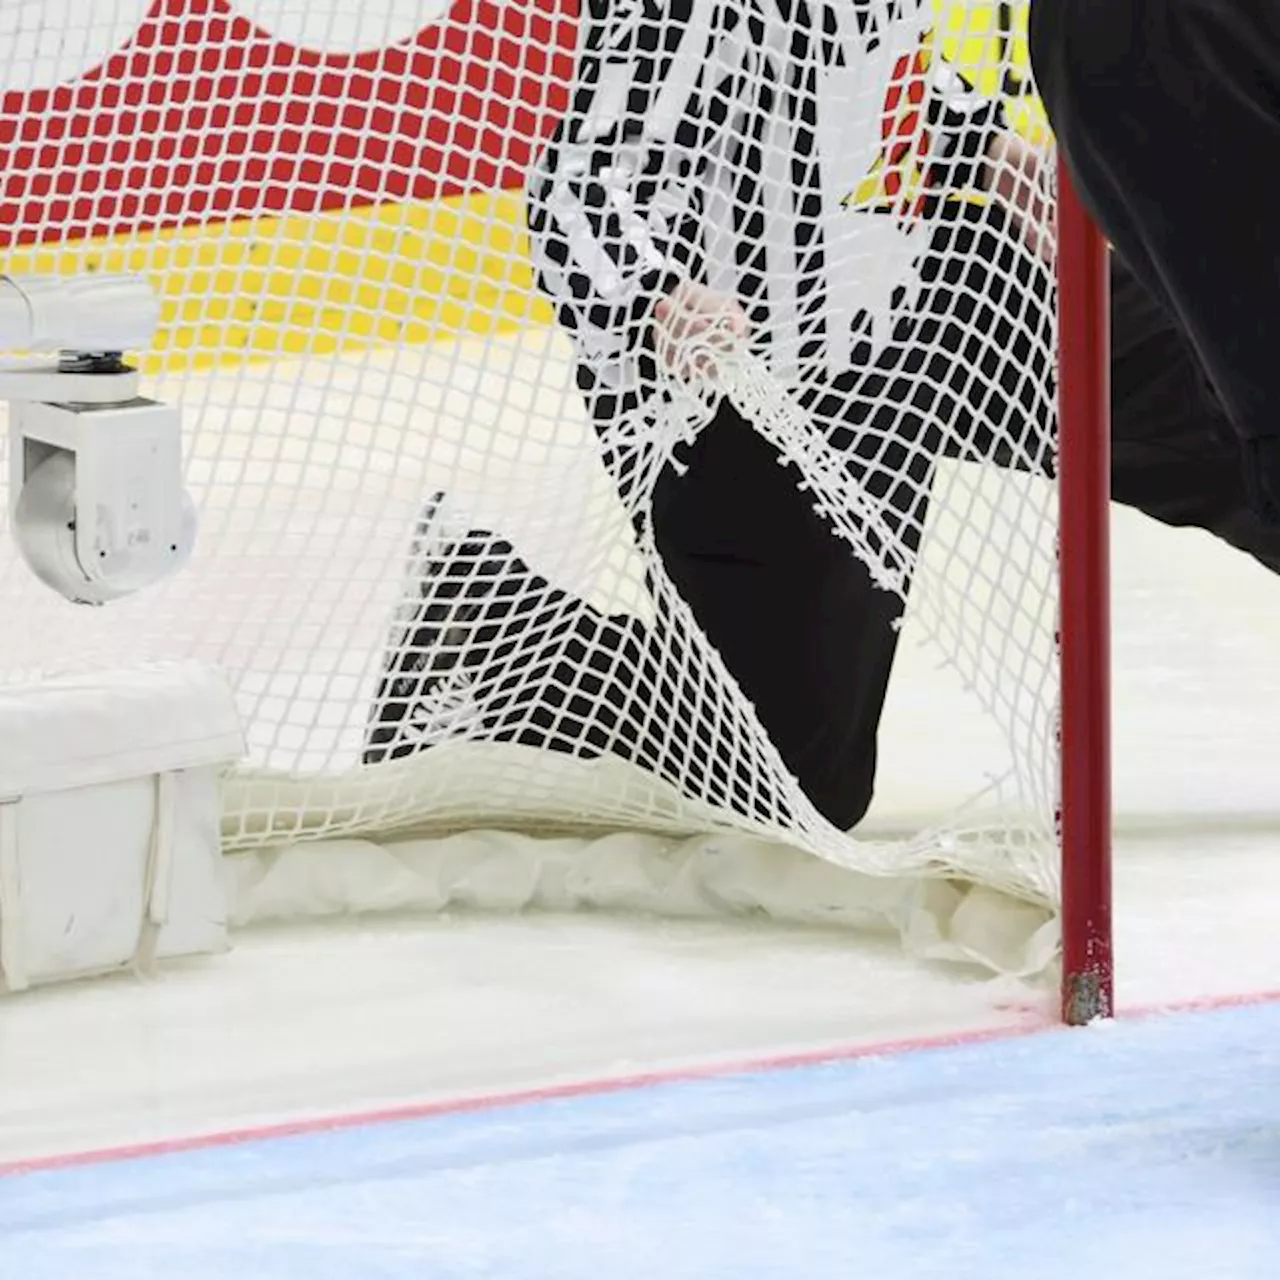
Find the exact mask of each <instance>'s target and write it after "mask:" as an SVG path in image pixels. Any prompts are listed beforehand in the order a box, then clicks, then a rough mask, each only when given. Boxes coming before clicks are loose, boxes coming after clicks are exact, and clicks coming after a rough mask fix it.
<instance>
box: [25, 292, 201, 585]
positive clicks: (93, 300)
mask: <svg viewBox="0 0 1280 1280" xmlns="http://www.w3.org/2000/svg"><path fill="white" fill-rule="evenodd" d="M159 315H160V312H159V306H158V304H157V302H156V299H155V296H154V294H153V293H152V292H151V288H150V286H149V285H148V284H147V282H146V281H145V280H142V279H139V278H137V277H133V276H102V275H94V276H85V277H70V278H65V277H44V276H35V277H0V347H3V348H8V349H9V350H15V349H17V350H23V351H28V352H29V351H58V352H59V353H60V355H59V358H58V359H57V361H56V362H51V361H48V360H45V361H31V360H29V359H28V360H24V361H21V362H19V363H17V364H10V365H9V366H7V367H6V366H3V365H0V399H7V400H9V401H11V402H12V411H11V415H10V427H9V432H10V449H9V467H10V477H9V479H10V488H9V495H10V496H9V502H10V523H11V527H12V530H13V537H14V541H15V542H16V543H17V546H18V548H19V550H20V551H21V552H22V555H23V558H24V559H25V560H26V562H27V564H28V565H29V566H30V568H31V570H32V572H34V573H35V575H36V576H37V577H38V578H39V579H40V581H41V582H43V583H45V584H46V585H47V586H49V587H52V588H53V589H54V590H55V591H57V592H59V593H60V594H61V595H63V596H65V597H66V598H67V599H69V600H72V601H75V602H77V603H82V604H105V603H106V602H107V601H110V600H116V599H119V598H120V597H122V596H126V595H131V594H132V593H133V592H135V591H138V590H140V589H142V588H143V587H147V586H150V585H152V584H153V583H155V582H158V581H159V580H160V579H162V578H164V577H166V576H167V575H168V574H170V573H172V572H173V571H174V570H176V569H177V568H179V567H180V566H181V565H182V564H183V563H184V561H185V560H186V559H187V558H188V556H189V555H190V554H191V550H192V547H193V546H194V544H195V528H196V520H195V511H194V508H193V507H192V504H191V501H190V499H189V498H188V497H187V495H186V493H185V492H184V491H183V487H182V448H181V421H180V417H179V414H178V411H177V410H176V409H174V408H172V407H170V406H168V405H163V404H158V403H156V402H155V401H153V400H147V399H144V398H142V397H140V396H139V395H138V375H137V372H136V371H135V370H133V369H131V368H129V367H128V366H127V365H125V364H123V363H121V360H120V357H119V352H120V351H122V350H124V349H125V348H126V347H131V348H145V347H147V346H149V345H150V344H151V341H152V340H153V338H154V336H155V330H156V327H157V326H158V324H159Z"/></svg>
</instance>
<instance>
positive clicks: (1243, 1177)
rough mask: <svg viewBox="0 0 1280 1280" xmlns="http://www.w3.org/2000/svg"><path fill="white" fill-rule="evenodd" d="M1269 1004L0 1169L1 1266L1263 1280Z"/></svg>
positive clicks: (510, 1275) (1274, 1221)
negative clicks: (127, 1158) (18, 1170)
mask: <svg viewBox="0 0 1280 1280" xmlns="http://www.w3.org/2000/svg"><path fill="white" fill-rule="evenodd" d="M1278 1072H1280V1006H1263V1007H1255V1008H1249V1009H1237V1010H1232V1011H1229V1012H1220V1013H1217V1014H1197V1015H1192V1016H1188V1015H1183V1016H1180V1017H1165V1018H1157V1019H1151V1020H1147V1021H1143V1022H1137V1023H1130V1024H1125V1025H1116V1026H1112V1027H1109V1028H1106V1029H1100V1030H1090V1031H1083V1032H1079V1031H1077V1032H1057V1033H1054V1034H1046V1035H1041V1036H1036V1037H1032V1038H1030V1039H1024V1040H1019V1041H1013V1042H1008V1043H1002V1044H994V1045H992V1044H988V1045H982V1046H974V1047H970V1048H964V1049H958V1050H948V1051H937V1052H930V1053H922V1054H914V1055H907V1056H902V1057H896V1058H882V1059H870V1060H864V1061H858V1062H853V1063H843V1064H835V1065H830V1066H824V1067H820V1068H806V1069H803V1070H794V1071H787V1072H774V1073H762V1074H755V1075H746V1076H742V1077H738V1078H730V1079H712V1080H705V1081H699V1082H695V1083H681V1084H670V1085H663V1086H659V1087H650V1088H645V1089H641V1090H635V1091H629V1092H626V1093H622V1094H616V1095H605V1096H591V1097H585V1098H575V1099H569V1100H560V1101H555V1102H545V1103H538V1104H534V1105H525V1106H521V1107H518V1108H511V1109H499V1110H496V1111H492V1112H487V1113H480V1114H475V1113H472V1114H462V1115H452V1116H445V1117H436V1118H432V1119H427V1120H419V1121H413V1122H401V1123H397V1124H385V1125H379V1126H374V1127H369V1128H361V1129H354V1130H348V1131H344V1132H341V1133H329V1134H325V1133H318V1134H314V1135H309V1136H305V1137H301V1138H290V1139H286V1140H279V1141H275V1142H272V1143H262V1144H257V1145H249V1146H242V1147H236V1148H228V1149H220V1150H213V1151H205V1152H197V1153H190V1154H185V1155H175V1156H167V1157H162V1158H158V1159H152V1160H146V1161H132V1162H126V1163H123V1164H117V1165H111V1166H99V1167H90V1168H83V1169H78V1170H72V1171H61V1172H55V1173H43V1174H37V1175H31V1176H27V1177H21V1178H15V1179H10V1180H8V1181H5V1182H0V1235H2V1236H3V1238H4V1241H5V1248H4V1253H3V1261H2V1262H0V1272H2V1273H3V1274H5V1275H13V1276H15V1277H16V1276H21V1277H23V1280H44V1278H45V1277H49V1278H53V1277H58V1278H59V1280H61V1278H62V1277H65V1276H67V1275H72V1274H79V1273H80V1272H81V1271H82V1270H83V1269H84V1267H85V1266H86V1265H90V1260H91V1266H92V1271H93V1274H94V1276H95V1277H97V1278H98V1280H113V1278H114V1277H120V1278H121V1280H125V1278H126V1277H127V1278H128V1280H134V1278H135V1277H137V1276H145V1275H161V1274H164V1275H181V1276H183V1277H186V1278H187V1280H203V1277H215V1276H216V1277H219V1280H221V1278H222V1277H225V1276H227V1275H245V1276H253V1277H255V1280H267V1278H268V1277H286V1276H287V1277H296V1276H298V1275H303V1274H305V1275H309V1276H314V1277H326V1278H328V1277H332V1278H333V1280H347V1278H348V1277H349V1278H351V1280H355V1278H356V1277H359V1278H360V1280H367V1278H368V1277H375V1276H376V1277H401V1276H403V1277H414V1278H415V1280H417V1278H418V1277H422V1276H430V1277H432V1278H433V1280H435V1278H437V1277H439V1278H440V1280H444V1278H446V1277H454V1276H494V1277H498V1276H501V1277H504V1280H522V1278H524V1277H529V1278H533V1277H538V1278H540V1280H541V1278H544V1277H552V1276H554V1277H556V1278H557V1280H578V1278H581V1280H599V1278H600V1277H604V1276H608V1277H610V1280H629V1278H630V1277H636V1278H637V1280H640V1278H641V1277H643V1278H644V1280H650V1278H651V1277H653V1276H659V1275H660V1276H663V1277H665V1278H666V1280H686V1278H687V1280H716V1278H719V1277H733V1278H734V1280H756V1278H761V1280H763V1278H765V1277H770V1278H772V1277H778V1278H779V1280H781V1278H783V1277H786V1278H787V1280H790V1278H792V1277H797V1276H804V1277H812V1278H814V1280H818V1278H822V1277H831V1278H832V1280H835V1278H837V1277H839V1278H841V1280H843V1278H845V1277H849V1276H855V1275H857V1276H873V1277H876V1280H908V1278H910V1280H925V1278H926V1277H937V1280H1014V1278H1015V1277H1017V1278H1018V1280H1022V1278H1023V1277H1026V1276H1027V1275H1034V1276H1036V1277H1037V1280H1079V1277H1081V1276H1083V1275H1097V1276H1106V1277H1115V1276H1123V1275H1134V1276H1150V1277H1153V1280H1154V1278H1155V1277H1159V1280H1205V1278H1206V1277H1222V1278H1224V1280H1226V1278H1229V1280H1263V1278H1264V1277H1265V1278H1266V1280H1270V1278H1271V1277H1272V1276H1274V1274H1275V1256H1276V1252H1277V1249H1278V1248H1280V1215H1277V1213H1276V1211H1275V1206H1276V1200H1277V1194H1280V1099H1278V1096H1277V1091H1276V1088H1275V1082H1276V1078H1277V1073H1278Z"/></svg>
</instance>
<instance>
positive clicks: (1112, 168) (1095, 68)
mask: <svg viewBox="0 0 1280 1280" xmlns="http://www.w3.org/2000/svg"><path fill="white" fill-rule="evenodd" d="M1030 34H1031V55H1032V62H1033V64H1034V67H1035V71H1036V78H1037V81H1038V85H1039V89H1040V92H1041V94H1042V96H1043V98H1044V102H1045V106H1046V108H1047V109H1048V112H1049V117H1050V120H1051V121H1052V124H1053V127H1054V130H1055V132H1056V134H1057V136H1058V141H1059V144H1060V146H1061V148H1062V152H1063V154H1064V155H1065V157H1066V159H1067V162H1068V164H1069V166H1070V168H1071V171H1072V174H1073V177H1074V179H1075V182H1076V185H1077V187H1078V188H1079V190H1080V194H1081V196H1082V198H1083V200H1084V202H1085V204H1086V205H1087V206H1088V207H1089V208H1090V209H1091V210H1092V212H1093V213H1094V216H1095V217H1096V219H1097V221H1098V223H1099V225H1100V226H1101V227H1102V229H1103V230H1104V231H1105V233H1106V234H1107V236H1108V237H1109V238H1110V240H1111V242H1112V243H1113V244H1114V245H1115V246H1116V248H1117V250H1118V251H1119V252H1120V253H1121V254H1122V255H1123V257H1124V259H1125V261H1126V262H1127V263H1128V264H1129V266H1130V267H1131V268H1132V269H1133V272H1134V274H1135V275H1137V276H1138V278H1139V279H1140V280H1141V281H1142V283H1143V284H1144V285H1145V286H1146V287H1147V289H1148V290H1149V291H1150V292H1151V293H1152V294H1153V295H1154V296H1155V297H1156V298H1157V299H1159V300H1160V302H1161V303H1162V304H1163V305H1164V307H1165V308H1166V310H1168V312H1169V313H1170V314H1171V315H1172V316H1174V317H1176V319H1177V321H1178V323H1179V325H1180V326H1181V328H1182V329H1183V330H1184V332H1186V333H1187V334H1188V335H1189V338H1190V340H1191V343H1192V344H1193V346H1194V349H1195V351H1196V352H1197V354H1198V355H1199V357H1200V360H1201V363H1202V364H1203V366H1204V368H1205V371H1206V372H1207V374H1208V376H1209V378H1210V380H1211V381H1212V383H1213V385H1214V387H1215V389H1216V391H1217V394H1218V396H1219V397H1220V398H1221V401H1222V403H1223V405H1224V406H1225V407H1226V410H1227V413H1228V416H1229V418H1230V420H1231V422H1232V424H1233V426H1234V427H1235V429H1236V430H1237V431H1238V432H1239V434H1240V435H1241V436H1242V437H1244V438H1245V439H1246V440H1250V441H1252V440H1257V439H1260V438H1263V437H1276V436H1280V358H1277V352H1278V350H1280V348H1278V344H1277V336H1278V334H1280V249H1278V248H1277V245H1278V244H1280V237H1278V234H1277V228H1280V180H1278V179H1277V176H1276V175H1277V169H1278V168H1280V5H1277V4H1276V3H1275V0H1034V2H1033V3H1032V6H1031V32H1030Z"/></svg>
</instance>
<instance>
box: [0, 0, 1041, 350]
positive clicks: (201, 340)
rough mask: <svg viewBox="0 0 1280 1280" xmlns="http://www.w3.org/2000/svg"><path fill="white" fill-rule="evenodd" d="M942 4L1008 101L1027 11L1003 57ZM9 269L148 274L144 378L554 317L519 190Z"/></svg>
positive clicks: (971, 70)
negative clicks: (533, 261) (156, 327)
mask: <svg viewBox="0 0 1280 1280" xmlns="http://www.w3.org/2000/svg"><path fill="white" fill-rule="evenodd" d="M937 7H938V26H937V36H938V37H939V40H940V43H941V46H942V49H943V51H944V54H945V56H946V57H947V58H948V60H949V61H950V62H952V64H953V65H955V66H956V67H957V68H958V69H959V70H960V71H961V72H962V73H964V74H965V75H967V76H968V77H969V78H970V79H971V80H973V81H974V82H975V83H976V85H977V87H978V88H979V90H980V91H981V92H983V93H986V94H989V95H991V96H995V95H996V94H998V93H999V92H1000V91H1001V85H1000V75H999V72H998V71H997V70H995V69H994V68H996V67H999V66H1001V65H1004V66H1009V65H1010V64H1012V65H1013V66H1014V67H1015V68H1016V69H1018V70H1020V71H1025V69H1026V68H1027V65H1028V59H1027V48H1026V39H1025V29H1026V8H1025V5H1023V4H1019V5H1017V6H1015V8H1014V23H1013V25H1014V31H1013V32H1012V33H1010V36H1009V46H1010V47H1009V49H1008V51H1007V52H1006V51H1005V50H1003V49H1002V44H1001V38H1000V34H999V32H998V30H997V27H998V16H997V7H996V5H995V4H994V3H993V2H992V0H980V2H979V0H970V3H969V4H965V3H956V2H955V0H950V2H941V3H939V4H938V6H937ZM1010 118H1011V121H1012V123H1013V124H1014V125H1015V127H1017V128H1018V129H1019V130H1020V131H1022V132H1025V133H1027V134H1028V135H1029V136H1032V137H1036V138H1038V137H1041V136H1043V132H1044V126H1043V117H1042V116H1041V114H1040V113H1039V109H1038V104H1036V103H1034V102H1031V101H1029V100H1025V99H1019V100H1015V101H1014V102H1013V104H1012V106H1011V109H1010ZM3 268H4V270H6V271H9V272H15V273H17V272H41V273H48V272H63V273H70V272H75V271H85V270H97V271H130V272H139V273H143V274H146V275H148V276H150V277H151V278H152V280H153V281H154V282H155V285H156V288H157V290H158V292H159V293H160V295H161V297H162V299H163V305H164V317H163V327H162V332H161V334H160V337H159V340H158V342H157V344H156V349H155V351H154V352H153V353H152V354H151V356H150V357H149V358H148V359H147V360H146V361H145V362H144V368H145V369H146V371H147V372H148V373H151V374H156V373H159V372H161V371H165V372H171V373H173V372H183V371H190V370H198V369H209V368H212V367H215V366H225V365H232V364H239V363H242V362H244V361H246V360H248V361H253V360H264V359H272V358H275V357H298V356H306V355H326V354H332V353H335V352H338V351H343V350H351V349H359V348H365V347H375V346H384V345H388V344H396V343H401V344H402V343H411V344H421V343H428V342H433V341H437V340H441V339H449V338H456V337H460V336H471V337H482V336H485V335H489V334H495V333H501V332H504V331H508V330H512V329H516V328H519V327H525V326H528V325H531V324H548V323H550V322H551V320H552V314H551V310H550V308H549V306H548V305H547V303H546V302H545V300H543V299H542V298H540V297H539V296H538V295H537V293H536V291H535V289H534V282H533V272H532V269H531V268H530V265H529V256H528V242H527V238H526V236H525V232H524V210H523V197H522V195H521V193H520V192H518V191H499V192H478V193H473V194H468V195H465V196H456V197H450V198H445V199H439V200H434V201H430V202H405V203H396V204H385V205H375V206H365V207H361V208H355V209H341V210H336V211H334V212H333V213H327V214H319V215H315V214H311V215H286V216H281V217H274V218H261V217H260V218H254V219H245V220H242V221H232V222H225V223H219V224H214V225H197V226H191V227H179V228H174V229H170V230H165V231H160V232H150V233H144V234H134V235H130V236H129V237H127V239H126V238H124V237H120V238H118V239H103V240H88V241H78V242H71V243H65V244H57V243H51V244H46V245H41V246H38V247H34V248H28V249H14V250H11V251H9V252H8V253H7V254H6V255H5V258H4V262H3Z"/></svg>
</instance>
